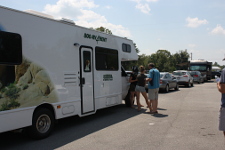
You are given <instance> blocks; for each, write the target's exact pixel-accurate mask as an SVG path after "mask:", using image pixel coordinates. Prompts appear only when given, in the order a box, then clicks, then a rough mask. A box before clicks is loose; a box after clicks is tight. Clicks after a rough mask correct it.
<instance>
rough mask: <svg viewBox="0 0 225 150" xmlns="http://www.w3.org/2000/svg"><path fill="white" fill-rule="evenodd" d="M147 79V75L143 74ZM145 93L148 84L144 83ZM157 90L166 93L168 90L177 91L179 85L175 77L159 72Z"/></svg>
mask: <svg viewBox="0 0 225 150" xmlns="http://www.w3.org/2000/svg"><path fill="white" fill-rule="evenodd" d="M145 75H146V76H147V77H148V76H149V75H148V74H145ZM145 88H146V91H147V90H148V83H146V86H145ZM159 89H160V90H162V91H164V92H166V93H168V92H169V90H170V89H174V90H179V84H178V82H177V79H176V78H175V77H172V75H171V74H170V73H169V72H160V85H159Z"/></svg>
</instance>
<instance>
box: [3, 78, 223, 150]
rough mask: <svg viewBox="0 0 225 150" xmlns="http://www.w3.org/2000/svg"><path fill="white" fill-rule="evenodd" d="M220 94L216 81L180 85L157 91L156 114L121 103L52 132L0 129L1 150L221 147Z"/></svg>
mask: <svg viewBox="0 0 225 150" xmlns="http://www.w3.org/2000/svg"><path fill="white" fill-rule="evenodd" d="M220 97H221V95H220V93H219V92H218V91H217V89H216V83H215V82H213V81H211V82H206V83H204V84H194V87H190V88H188V87H184V86H180V90H179V91H174V90H170V92H169V93H160V94H159V109H158V112H159V114H157V115H151V114H149V110H148V109H147V108H146V104H145V101H144V99H143V97H142V96H141V103H142V104H143V105H144V106H145V107H143V108H142V110H141V111H140V112H139V111H137V110H136V109H132V108H127V107H126V106H125V104H122V105H119V106H114V107H111V108H107V109H103V110H99V111H97V113H96V114H94V115H91V116H87V117H83V118H79V117H77V116H76V117H70V118H66V119H61V120H59V122H58V124H57V125H56V128H55V130H54V132H53V133H52V135H51V136H50V137H48V138H46V139H43V140H37V141H36V140H32V139H30V138H29V137H27V136H26V135H23V134H21V133H15V132H7V133H2V134H0V147H1V149H3V150H24V149H26V150H39V149H40V150H52V149H56V150H120V149H123V150H136V149H139V150H155V149H157V150H211V149H213V150H224V149H225V141H224V137H223V134H222V132H221V131H218V113H219V106H220Z"/></svg>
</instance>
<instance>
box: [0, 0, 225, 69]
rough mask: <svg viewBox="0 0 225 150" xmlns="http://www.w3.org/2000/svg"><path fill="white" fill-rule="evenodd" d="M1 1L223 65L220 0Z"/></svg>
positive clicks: (146, 50) (143, 47)
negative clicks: (102, 28) (104, 29)
mask: <svg viewBox="0 0 225 150" xmlns="http://www.w3.org/2000/svg"><path fill="white" fill-rule="evenodd" d="M0 5H1V6H4V7H9V8H13V9H16V10H20V11H26V10H34V11H38V12H42V13H45V14H48V15H51V16H53V17H54V19H60V18H67V19H71V20H73V21H74V22H75V23H76V25H79V26H83V27H87V28H90V27H93V28H97V27H101V26H103V27H105V28H107V29H109V30H111V31H112V33H113V34H114V35H117V36H121V37H127V38H129V39H131V40H133V42H134V43H136V45H137V48H138V49H139V50H140V53H139V54H146V55H151V54H153V53H156V52H157V50H159V49H162V50H168V51H169V52H170V53H171V54H175V53H177V52H179V51H180V50H187V52H188V53H189V54H190V56H192V59H205V60H207V61H212V62H213V63H214V62H217V63H218V64H219V65H225V61H222V59H223V58H225V1H224V0H0Z"/></svg>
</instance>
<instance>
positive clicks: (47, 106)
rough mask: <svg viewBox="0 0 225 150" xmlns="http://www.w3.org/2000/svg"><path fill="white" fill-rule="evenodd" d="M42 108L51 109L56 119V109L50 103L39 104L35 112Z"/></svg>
mask: <svg viewBox="0 0 225 150" xmlns="http://www.w3.org/2000/svg"><path fill="white" fill-rule="evenodd" d="M41 108H46V109H48V110H50V111H51V112H52V114H53V116H54V119H55V111H54V108H53V106H52V105H50V104H41V105H39V106H38V107H37V108H36V109H35V110H34V113H35V112H36V111H37V110H38V109H41ZM34 113H33V116H34Z"/></svg>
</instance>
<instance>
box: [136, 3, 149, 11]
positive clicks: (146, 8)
mask: <svg viewBox="0 0 225 150" xmlns="http://www.w3.org/2000/svg"><path fill="white" fill-rule="evenodd" d="M135 7H136V8H137V9H139V10H140V11H141V12H143V13H144V14H149V12H150V11H151V9H150V7H149V5H148V4H147V3H145V4H142V3H138V4H137V5H136V6H135Z"/></svg>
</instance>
